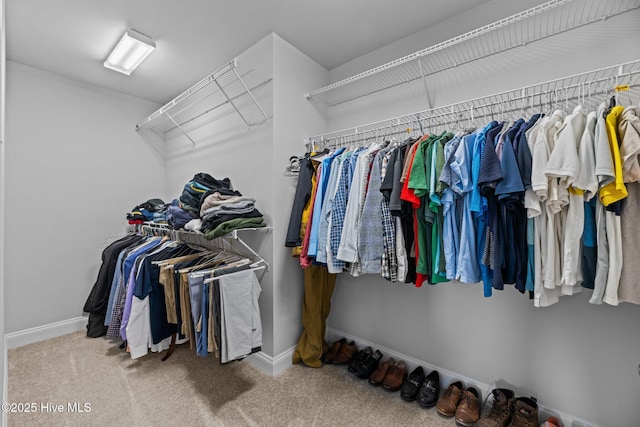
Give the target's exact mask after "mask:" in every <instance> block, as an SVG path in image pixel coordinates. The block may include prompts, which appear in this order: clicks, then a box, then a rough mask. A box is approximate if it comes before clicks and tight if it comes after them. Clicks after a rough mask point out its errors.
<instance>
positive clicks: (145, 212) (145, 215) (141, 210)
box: [127, 199, 165, 224]
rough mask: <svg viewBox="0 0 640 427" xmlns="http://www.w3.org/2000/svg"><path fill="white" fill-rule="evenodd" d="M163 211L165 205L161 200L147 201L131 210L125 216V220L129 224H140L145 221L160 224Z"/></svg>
mask: <svg viewBox="0 0 640 427" xmlns="http://www.w3.org/2000/svg"><path fill="white" fill-rule="evenodd" d="M164 209H165V204H164V202H163V201H162V199H149V200H147V201H146V202H143V203H140V204H139V205H137V206H136V207H134V208H133V209H131V212H129V213H128V214H127V220H128V221H129V224H142V223H143V222H145V221H153V222H161V221H160V220H161V219H162V218H163V215H162V212H163V210H164ZM156 219H159V220H156Z"/></svg>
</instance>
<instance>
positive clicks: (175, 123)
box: [164, 111, 196, 147]
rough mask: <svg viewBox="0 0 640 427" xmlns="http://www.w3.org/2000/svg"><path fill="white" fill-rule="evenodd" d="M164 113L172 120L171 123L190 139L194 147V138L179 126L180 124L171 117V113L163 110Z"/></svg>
mask: <svg viewBox="0 0 640 427" xmlns="http://www.w3.org/2000/svg"><path fill="white" fill-rule="evenodd" d="M164 114H166V115H167V117H168V118H169V120H171V121H172V122H173V124H174V125H176V127H177V128H178V129H179V130H180V132H182V133H183V134H184V136H186V137H187V138H188V139H189V141H191V143H192V144H193V146H194V147H195V146H196V142H195V141H194V140H193V139H192V138H191V137H190V136H189V134H188V133H187V131H185V130H184V129H183V128H182V126H180V125H179V124H178V122H176V121H175V120H174V119H173V117H171V115H170V114H169V113H168V112H167V111H165V112H164Z"/></svg>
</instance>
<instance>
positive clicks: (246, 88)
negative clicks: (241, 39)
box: [232, 67, 269, 123]
mask: <svg viewBox="0 0 640 427" xmlns="http://www.w3.org/2000/svg"><path fill="white" fill-rule="evenodd" d="M232 71H233V73H234V74H235V75H236V77H237V78H238V80H239V81H240V83H241V84H242V87H244V90H246V91H247V93H248V94H249V96H250V97H251V99H252V100H253V102H254V103H255V104H256V107H258V110H260V112H261V113H262V116H263V117H264V121H263V123H266V122H268V121H269V116H267V113H265V112H264V110H263V109H262V106H261V105H260V103H259V102H258V100H257V99H256V97H255V96H253V93H252V92H251V91H250V90H249V88H248V87H247V85H246V83H245V82H244V80H242V77H240V75H239V74H238V70H236V69H235V67H234V68H232Z"/></svg>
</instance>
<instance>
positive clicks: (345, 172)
mask: <svg viewBox="0 0 640 427" xmlns="http://www.w3.org/2000/svg"><path fill="white" fill-rule="evenodd" d="M345 154H346V155H345V156H343V160H342V164H341V166H340V175H339V179H338V183H337V186H336V194H335V196H334V200H333V206H332V208H331V218H330V220H329V229H328V230H327V231H328V233H329V234H328V239H327V264H328V266H329V272H330V273H341V272H342V269H343V268H344V267H345V262H344V261H340V260H338V259H336V255H337V253H338V246H339V245H340V236H341V234H342V226H343V224H344V214H345V211H346V209H347V197H348V194H349V185H350V184H351V175H350V173H349V170H350V159H351V157H353V155H356V153H355V152H345Z"/></svg>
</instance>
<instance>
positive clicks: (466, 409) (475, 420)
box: [322, 338, 560, 427]
mask: <svg viewBox="0 0 640 427" xmlns="http://www.w3.org/2000/svg"><path fill="white" fill-rule="evenodd" d="M322 362H323V363H325V364H336V365H343V364H348V369H349V371H350V372H352V373H353V374H354V375H355V376H356V377H358V378H361V379H367V380H368V381H369V383H370V384H371V385H374V386H382V387H383V388H385V389H387V390H389V391H398V390H399V391H400V396H401V397H402V399H404V400H406V401H408V402H413V401H416V402H417V403H418V404H419V405H420V406H422V407H423V408H432V407H434V406H435V407H436V411H437V412H438V414H439V415H441V416H443V417H447V418H452V417H455V422H456V424H457V425H459V426H463V427H468V426H473V425H475V426H477V427H538V425H539V424H538V404H537V401H536V399H535V398H534V397H517V398H516V396H515V393H514V391H513V390H509V389H506V388H496V389H494V390H492V391H491V396H492V397H493V404H492V406H491V409H490V410H489V411H488V412H487V413H486V414H485V415H484V416H481V410H482V405H481V403H480V393H479V392H478V390H477V389H476V388H475V387H466V388H465V387H464V386H463V384H462V381H453V382H451V384H449V386H448V387H447V389H446V390H445V391H444V393H442V396H440V391H441V390H440V374H439V373H438V371H436V370H434V371H431V372H430V373H429V374H428V375H427V374H426V373H425V371H424V368H423V367H422V366H418V367H417V368H415V369H414V370H413V371H412V372H411V373H410V374H408V373H407V372H408V371H407V366H406V364H405V362H404V361H402V360H394V359H393V358H392V357H389V358H387V359H385V360H383V354H382V352H380V350H375V351H374V350H373V349H372V348H371V347H366V348H364V349H362V350H358V348H357V346H356V344H355V343H354V342H353V341H350V342H347V340H346V339H345V338H342V339H340V340H338V341H335V342H334V343H333V344H332V345H331V347H330V349H329V351H327V353H325V354H324V355H323V357H322ZM543 425H545V426H547V427H558V426H559V425H560V423H559V422H558V420H557V419H555V418H554V417H551V418H549V419H548V420H547V421H545V423H544V424H543Z"/></svg>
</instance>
